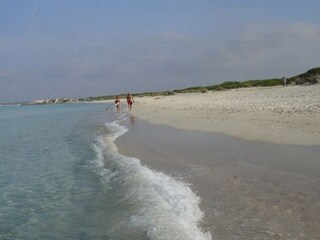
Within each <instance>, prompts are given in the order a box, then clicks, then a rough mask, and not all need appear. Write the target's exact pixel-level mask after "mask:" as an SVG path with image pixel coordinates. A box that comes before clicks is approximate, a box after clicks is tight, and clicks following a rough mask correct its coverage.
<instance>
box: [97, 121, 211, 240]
mask: <svg viewBox="0 0 320 240" xmlns="http://www.w3.org/2000/svg"><path fill="white" fill-rule="evenodd" d="M106 128H107V129H108V130H109V131H110V133H109V134H107V135H105V136H100V137H98V138H97V141H96V144H95V145H94V149H95V151H96V153H97V161H96V166H97V169H99V171H98V172H99V174H100V176H101V179H102V180H103V181H104V183H105V184H106V186H107V188H109V189H110V191H112V197H111V198H112V204H113V208H114V209H119V212H118V213H117V214H114V215H112V218H113V219H112V221H110V222H112V224H111V226H109V227H110V237H111V238H112V239H125V238H126V237H129V238H128V239H154V240H158V239H159V240H160V239H166V240H167V239H193V240H202V239H211V235H210V233H209V232H206V233H204V232H203V231H202V230H201V228H200V227H199V226H198V224H199V221H200V220H201V219H202V217H203V212H202V211H201V210H200V208H199V203H200V198H199V197H198V196H197V195H195V194H194V193H193V192H192V191H191V189H190V187H189V186H188V185H187V184H186V183H183V182H181V181H178V180H176V179H174V178H172V177H170V176H168V175H166V174H164V173H162V172H157V171H154V170H152V169H150V168H148V167H146V166H144V165H142V164H141V163H140V160H139V159H137V158H132V157H128V156H123V155H121V154H119V152H118V149H117V147H116V145H115V144H114V140H115V139H116V138H118V137H119V136H121V135H123V134H125V133H126V132H127V131H128V129H127V128H125V127H124V126H121V125H120V122H119V121H117V122H116V121H114V122H111V123H106ZM120 209H121V211H120Z"/></svg>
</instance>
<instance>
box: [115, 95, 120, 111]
mask: <svg viewBox="0 0 320 240" xmlns="http://www.w3.org/2000/svg"><path fill="white" fill-rule="evenodd" d="M114 104H115V105H116V111H117V113H120V97H119V96H116V100H115V101H114Z"/></svg>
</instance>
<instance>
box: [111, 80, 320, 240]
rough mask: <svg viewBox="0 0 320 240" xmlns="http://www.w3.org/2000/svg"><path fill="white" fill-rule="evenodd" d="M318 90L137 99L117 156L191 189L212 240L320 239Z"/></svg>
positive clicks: (282, 89) (275, 89) (262, 90)
mask: <svg viewBox="0 0 320 240" xmlns="http://www.w3.org/2000/svg"><path fill="white" fill-rule="evenodd" d="M319 93H320V85H316V86H288V87H272V88H250V89H238V90H230V91H223V92H209V93H203V94H202V93H190V94H177V95H174V96H161V97H142V98H136V99H135V104H134V110H133V111H132V115H131V117H130V118H129V120H130V121H128V123H127V124H128V126H129V128H130V131H128V133H126V134H125V135H124V136H121V137H120V138H119V139H117V141H116V144H117V146H118V148H119V151H120V153H121V154H124V155H127V156H132V157H136V158H138V159H140V160H141V163H142V164H144V165H147V166H148V167H150V168H152V169H154V170H156V171H161V172H164V173H166V174H168V175H170V176H172V177H174V178H176V179H178V180H181V181H183V182H186V183H188V184H190V187H191V189H192V191H193V192H195V193H196V194H197V195H198V196H199V197H200V198H201V206H200V208H201V209H202V210H203V212H204V218H203V220H202V221H201V222H200V223H199V224H200V225H201V227H202V229H203V231H209V232H210V233H211V234H212V238H213V239H215V240H225V239H237V240H239V239H263V240H269V239H270V240H271V239H286V240H292V239H299V240H300V239H301V240H310V239H319V238H320V231H319V229H318V222H319V221H320V205H319V199H320V188H319V183H320V178H319V176H320V175H319V174H320V160H319V159H320V150H319V144H320V140H319V138H320V134H319V131H320V127H319V123H320V121H319V115H320V108H319V107H320V105H319V103H320V102H319Z"/></svg>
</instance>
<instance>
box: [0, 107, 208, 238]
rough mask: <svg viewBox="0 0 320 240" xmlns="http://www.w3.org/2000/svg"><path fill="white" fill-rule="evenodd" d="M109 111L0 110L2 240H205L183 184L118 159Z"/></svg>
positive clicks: (115, 118) (121, 118) (118, 131)
mask: <svg viewBox="0 0 320 240" xmlns="http://www.w3.org/2000/svg"><path fill="white" fill-rule="evenodd" d="M106 107H108V108H109V109H113V106H110V105H108V104H63V105H39V106H11V107H1V108H0V136H1V138H0V193H1V194H0V239H3V240H7V239H8V240H9V239H10V240H11V239H114V240H118V239H132V240H134V239H211V236H210V234H209V233H203V232H202V231H201V229H199V228H198V226H197V223H198V221H199V220H200V219H201V217H202V212H201V211H200V209H199V207H198V205H199V198H198V197H197V196H196V195H195V194H194V193H193V192H192V191H191V190H190V188H189V187H188V186H187V185H185V184H184V183H182V182H179V181H176V180H174V179H172V178H171V177H169V176H166V175H165V174H163V173H159V172H155V171H153V170H150V169H148V168H147V167H145V166H143V165H141V163H140V161H139V159H135V158H131V157H130V156H122V155H120V154H119V153H118V151H117V147H116V145H114V143H113V142H114V140H115V139H116V138H117V137H119V136H121V135H122V134H125V132H126V131H128V128H127V127H126V126H125V125H128V123H127V121H128V118H129V114H128V113H126V112H124V113H122V114H120V115H118V114H116V113H114V111H112V110H110V111H106Z"/></svg>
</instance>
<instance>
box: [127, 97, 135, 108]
mask: <svg viewBox="0 0 320 240" xmlns="http://www.w3.org/2000/svg"><path fill="white" fill-rule="evenodd" d="M127 103H128V109H129V111H131V108H132V104H133V103H134V100H133V97H132V95H131V93H128V95H127Z"/></svg>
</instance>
